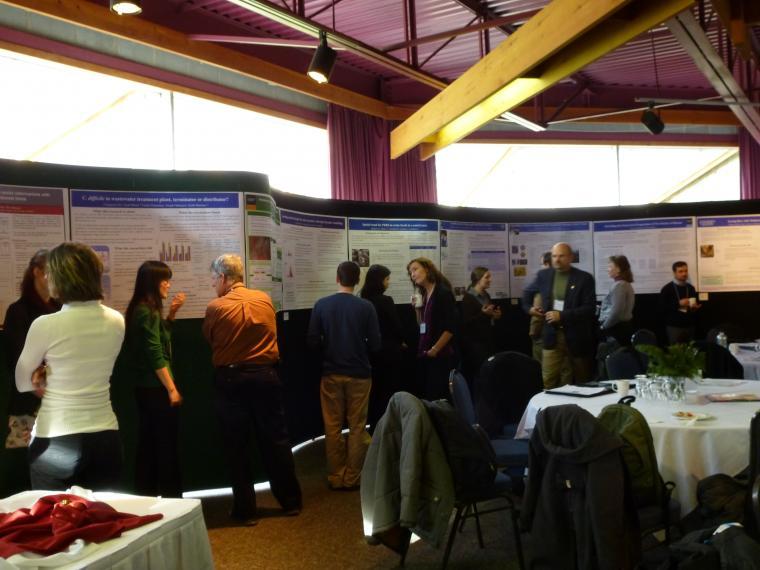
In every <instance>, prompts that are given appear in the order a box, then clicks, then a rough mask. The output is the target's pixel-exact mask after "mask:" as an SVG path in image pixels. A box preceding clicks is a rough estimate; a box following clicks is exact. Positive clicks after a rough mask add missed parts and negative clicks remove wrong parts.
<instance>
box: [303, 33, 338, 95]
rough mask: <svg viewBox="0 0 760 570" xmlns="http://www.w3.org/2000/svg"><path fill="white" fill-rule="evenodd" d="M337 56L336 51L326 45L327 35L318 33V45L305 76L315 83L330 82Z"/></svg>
mask: <svg viewBox="0 0 760 570" xmlns="http://www.w3.org/2000/svg"><path fill="white" fill-rule="evenodd" d="M337 55H338V54H337V53H336V51H335V50H334V49H332V48H331V47H330V46H328V45H327V34H326V33H325V32H322V31H320V32H319V45H318V46H317V51H315V52H314V57H312V58H311V63H310V64H309V71H308V72H307V75H308V76H309V77H311V78H312V79H313V80H314V81H316V82H317V83H327V82H328V81H330V75H331V74H332V70H333V68H334V67H335V58H336V57H337Z"/></svg>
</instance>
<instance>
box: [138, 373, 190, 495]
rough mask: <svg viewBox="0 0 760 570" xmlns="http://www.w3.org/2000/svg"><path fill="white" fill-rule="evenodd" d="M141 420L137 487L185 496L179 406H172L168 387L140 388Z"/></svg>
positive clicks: (142, 490)
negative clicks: (180, 461)
mask: <svg viewBox="0 0 760 570" xmlns="http://www.w3.org/2000/svg"><path fill="white" fill-rule="evenodd" d="M135 398H136V400H137V412H138V416H139V419H140V422H139V428H138V432H137V456H136V458H135V487H136V489H137V492H138V493H139V494H140V495H148V496H158V495H160V496H162V497H175V498H181V497H182V479H181V477H180V469H179V453H178V440H179V408H172V407H171V406H170V405H169V396H167V393H166V389H165V388H163V387H159V388H142V387H141V388H137V389H136V390H135Z"/></svg>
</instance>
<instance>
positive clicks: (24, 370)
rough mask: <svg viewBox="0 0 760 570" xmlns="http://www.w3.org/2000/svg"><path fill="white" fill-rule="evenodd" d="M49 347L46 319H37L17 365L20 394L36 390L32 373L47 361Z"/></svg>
mask: <svg viewBox="0 0 760 570" xmlns="http://www.w3.org/2000/svg"><path fill="white" fill-rule="evenodd" d="M48 346H49V340H48V334H47V327H46V326H45V319H43V318H39V319H35V321H34V322H33V323H32V326H31V327H29V333H28V334H27V335H26V342H25V343H24V349H23V350H22V351H21V355H20V356H19V358H18V362H17V363H16V374H15V376H16V389H17V390H18V391H19V392H31V391H32V390H34V386H33V385H32V373H33V372H34V371H35V370H36V369H37V367H38V366H39V365H40V364H42V361H43V360H45V354H47V350H48Z"/></svg>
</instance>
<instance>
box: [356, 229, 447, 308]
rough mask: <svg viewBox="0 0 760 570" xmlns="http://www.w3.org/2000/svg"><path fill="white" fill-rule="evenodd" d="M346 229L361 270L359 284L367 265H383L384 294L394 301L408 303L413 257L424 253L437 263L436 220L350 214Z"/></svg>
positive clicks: (437, 236)
mask: <svg viewBox="0 0 760 570" xmlns="http://www.w3.org/2000/svg"><path fill="white" fill-rule="evenodd" d="M348 230H349V231H348V249H349V254H350V256H351V259H352V260H353V261H355V262H356V263H358V264H359V267H360V268H361V270H362V281H361V282H360V286H361V284H362V283H364V274H365V273H366V272H367V268H369V266H370V265H373V264H380V265H385V266H386V267H387V268H388V269H390V270H391V282H390V287H388V290H387V291H386V292H385V294H386V295H389V296H391V297H393V301H394V302H395V303H397V304H401V303H409V299H410V297H411V296H412V292H413V291H412V284H411V282H410V281H409V274H408V273H407V271H406V266H407V264H408V263H409V262H410V261H411V260H412V259H414V258H416V257H427V258H429V259H431V260H432V261H433V263H435V264H436V265H437V266H438V267H440V261H441V260H440V254H439V243H440V239H441V236H440V234H439V231H438V220H398V219H386V220H380V219H370V218H349V220H348ZM358 289H359V288H357V290H358Z"/></svg>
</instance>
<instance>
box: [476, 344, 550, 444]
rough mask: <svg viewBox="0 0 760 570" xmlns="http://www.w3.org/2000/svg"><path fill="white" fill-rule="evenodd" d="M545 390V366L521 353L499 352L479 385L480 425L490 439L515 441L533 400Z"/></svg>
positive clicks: (485, 368) (484, 368) (489, 361)
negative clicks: (524, 415) (522, 420)
mask: <svg viewBox="0 0 760 570" xmlns="http://www.w3.org/2000/svg"><path fill="white" fill-rule="evenodd" d="M543 388H544V385H543V380H542V378H541V364H539V362H538V361H536V360H534V359H533V358H531V357H529V356H526V355H525V354H523V353H521V352H512V351H506V352H499V353H497V354H494V355H493V356H491V357H490V358H488V359H487V360H486V361H485V362H484V363H483V366H481V368H480V374H479V375H478V380H477V382H476V385H475V410H476V413H477V419H478V423H479V424H480V427H482V428H483V429H484V430H485V432H486V433H487V434H488V437H490V438H500V437H506V438H513V437H514V435H515V432H516V431H517V425H518V423H519V422H520V418H522V415H523V413H524V412H525V408H527V407H528V402H530V399H531V398H532V397H533V396H535V395H536V394H538V393H539V392H541V391H542V390H543Z"/></svg>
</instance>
